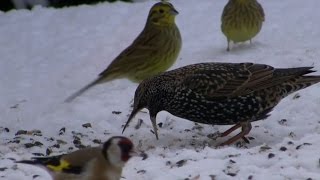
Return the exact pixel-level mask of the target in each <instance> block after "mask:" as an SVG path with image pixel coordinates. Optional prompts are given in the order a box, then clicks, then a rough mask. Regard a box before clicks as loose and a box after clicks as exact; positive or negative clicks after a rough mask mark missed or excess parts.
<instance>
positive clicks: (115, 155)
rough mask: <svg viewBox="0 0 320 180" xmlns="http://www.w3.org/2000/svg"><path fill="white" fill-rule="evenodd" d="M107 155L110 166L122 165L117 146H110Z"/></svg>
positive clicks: (119, 150)
mask: <svg viewBox="0 0 320 180" xmlns="http://www.w3.org/2000/svg"><path fill="white" fill-rule="evenodd" d="M107 155H108V159H109V161H110V163H111V164H112V165H114V166H119V167H120V166H123V165H124V163H123V162H122V160H121V149H120V147H119V146H118V145H115V144H112V145H111V146H110V147H109V149H108V150H107Z"/></svg>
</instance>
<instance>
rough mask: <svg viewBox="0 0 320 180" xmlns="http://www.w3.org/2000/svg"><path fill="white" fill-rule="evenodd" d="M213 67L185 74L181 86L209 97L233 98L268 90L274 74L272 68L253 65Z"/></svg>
mask: <svg viewBox="0 0 320 180" xmlns="http://www.w3.org/2000/svg"><path fill="white" fill-rule="evenodd" d="M211 67H212V68H208V67H205V68H196V69H194V71H192V72H190V73H187V74H185V76H184V78H183V80H182V81H181V82H180V85H181V86H182V87H185V88H188V89H191V90H192V91H194V92H197V93H199V94H201V95H203V96H207V97H232V96H237V95H242V94H247V93H250V92H252V91H255V90H257V89H262V88H266V86H265V84H266V82H268V81H270V80H271V79H272V76H273V72H274V68H273V67H272V66H268V65H263V64H253V63H241V64H232V63H230V64H215V65H213V66H211ZM268 85H271V84H268Z"/></svg>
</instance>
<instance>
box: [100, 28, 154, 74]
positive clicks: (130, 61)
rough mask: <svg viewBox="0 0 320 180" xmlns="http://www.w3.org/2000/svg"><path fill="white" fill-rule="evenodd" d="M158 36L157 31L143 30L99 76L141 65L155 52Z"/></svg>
mask: <svg viewBox="0 0 320 180" xmlns="http://www.w3.org/2000/svg"><path fill="white" fill-rule="evenodd" d="M158 38H159V37H158V34H157V31H151V30H143V31H142V32H141V33H140V35H139V36H138V37H137V38H136V39H135V40H134V41H133V43H132V44H131V45H130V46H128V47H127V48H126V49H124V50H123V51H122V52H121V53H120V54H119V55H118V56H117V57H116V58H115V59H114V60H113V61H112V62H111V64H110V65H109V66H108V67H107V69H105V70H104V71H103V72H101V73H100V74H99V76H105V75H108V74H111V73H112V72H117V71H119V70H121V71H122V72H126V71H127V70H130V69H132V68H134V67H139V66H141V64H143V63H144V62H145V61H148V59H149V58H150V57H152V56H153V55H154V54H155V53H156V52H157V48H158V46H156V45H154V43H157V41H158V40H159V39H158Z"/></svg>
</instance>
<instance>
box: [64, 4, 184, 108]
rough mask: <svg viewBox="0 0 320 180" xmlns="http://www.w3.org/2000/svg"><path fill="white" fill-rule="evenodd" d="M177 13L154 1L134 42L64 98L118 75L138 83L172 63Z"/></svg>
mask: <svg viewBox="0 0 320 180" xmlns="http://www.w3.org/2000/svg"><path fill="white" fill-rule="evenodd" d="M177 14H178V11H177V10H176V9H175V8H174V6H173V5H172V4H171V3H169V2H164V1H162V2H158V3H156V4H154V5H153V6H152V7H151V9H150V12H149V15H148V18H147V23H146V25H145V27H144V29H143V30H142V32H141V33H140V34H139V36H138V37H137V38H136V39H135V40H134V41H133V43H132V44H131V45H130V46H129V47H127V48H126V49H124V50H123V51H122V52H121V53H120V54H119V55H118V56H117V57H116V58H115V59H114V60H113V61H112V62H111V64H110V65H109V66H108V67H107V68H106V69H105V70H104V71H103V72H101V73H100V74H99V76H98V78H97V79H96V80H94V81H93V82H91V83H89V84H88V85H86V86H85V87H83V88H82V89H80V90H79V91H77V92H75V93H74V94H72V95H71V96H69V97H68V98H67V99H66V102H70V101H72V100H73V99H75V98H76V97H77V96H79V95H81V94H82V93H84V92H85V91H86V90H88V89H89V88H91V87H92V86H94V85H96V84H100V83H105V82H108V81H112V80H114V79H120V78H127V79H129V80H131V81H133V82H137V83H138V82H141V81H142V80H144V79H146V78H148V77H151V76H154V75H156V74H159V73H161V72H164V71H166V70H168V69H169V68H170V67H171V66H172V65H173V64H174V63H175V61H176V59H177V57H178V55H179V52H180V49H181V46H182V40H181V35H180V31H179V29H178V27H177V25H176V23H175V17H176V15H177Z"/></svg>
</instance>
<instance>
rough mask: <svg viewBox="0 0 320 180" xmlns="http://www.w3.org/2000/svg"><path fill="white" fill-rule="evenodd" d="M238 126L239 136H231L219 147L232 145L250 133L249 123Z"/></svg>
mask: <svg viewBox="0 0 320 180" xmlns="http://www.w3.org/2000/svg"><path fill="white" fill-rule="evenodd" d="M239 124H240V125H241V127H242V130H241V132H240V133H239V134H237V135H235V136H233V137H232V138H230V139H228V140H227V141H225V142H224V143H221V144H220V146H224V145H230V144H232V143H234V142H235V141H237V140H238V139H240V138H243V137H244V136H245V135H247V134H248V133H249V132H250V130H251V128H252V126H251V123H250V122H249V121H247V122H241V123H239Z"/></svg>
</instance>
